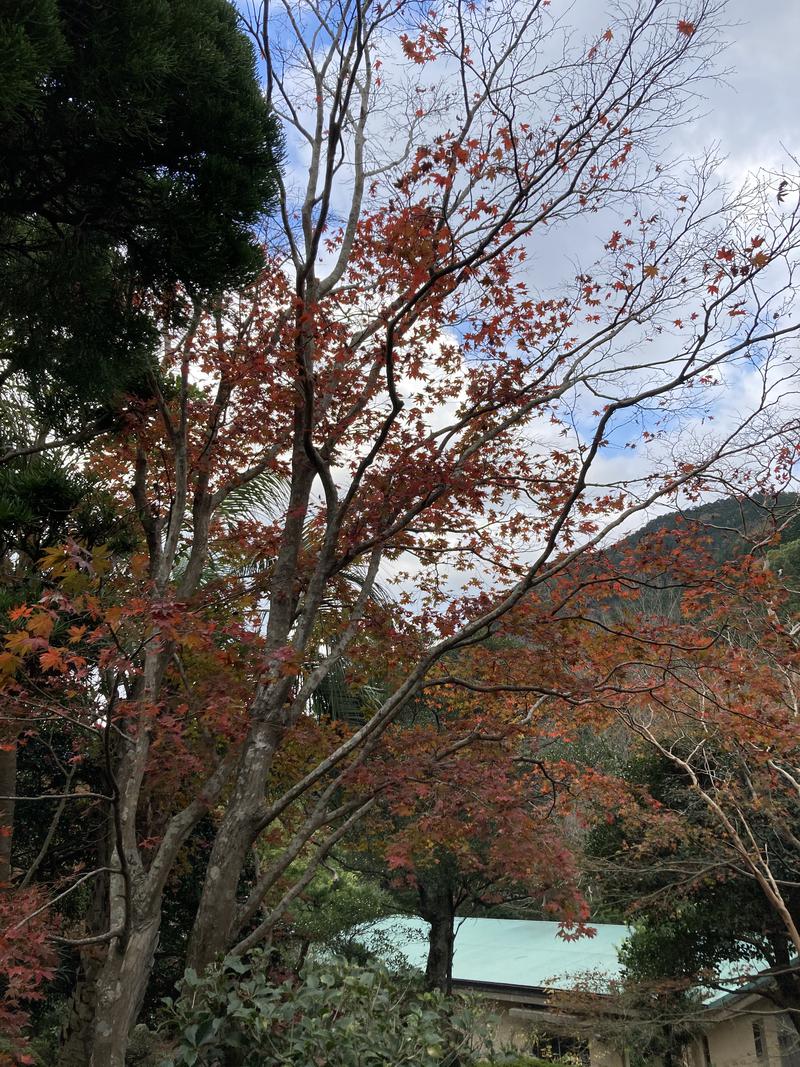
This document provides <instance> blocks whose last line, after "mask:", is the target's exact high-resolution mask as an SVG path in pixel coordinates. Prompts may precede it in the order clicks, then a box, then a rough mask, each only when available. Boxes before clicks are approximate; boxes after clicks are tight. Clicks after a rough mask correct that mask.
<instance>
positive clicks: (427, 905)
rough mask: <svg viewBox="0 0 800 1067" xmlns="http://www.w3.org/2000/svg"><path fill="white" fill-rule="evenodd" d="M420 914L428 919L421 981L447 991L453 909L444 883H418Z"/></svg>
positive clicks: (452, 938)
mask: <svg viewBox="0 0 800 1067" xmlns="http://www.w3.org/2000/svg"><path fill="white" fill-rule="evenodd" d="M419 897H420V914H421V915H422V917H423V918H424V919H426V920H427V921H428V922H429V923H430V927H431V929H430V934H429V939H428V962H427V965H426V967H425V981H426V984H427V985H428V988H429V989H440V990H441V991H442V992H443V993H447V994H449V993H450V992H451V991H452V983H453V945H454V941H455V930H454V926H455V909H454V907H453V897H452V894H451V893H450V890H449V888H448V887H447V886H439V885H434V886H425V885H420V887H419Z"/></svg>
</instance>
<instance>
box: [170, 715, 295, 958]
mask: <svg viewBox="0 0 800 1067" xmlns="http://www.w3.org/2000/svg"><path fill="white" fill-rule="evenodd" d="M277 742H278V734H277V732H276V730H275V729H274V728H273V727H271V726H267V725H266V724H264V723H259V724H257V725H256V726H254V727H253V730H252V733H251V736H250V737H249V738H248V740H247V741H246V742H245V747H244V750H243V752H242V758H241V761H240V764H239V771H238V774H237V777H236V784H235V786H234V790H233V794H232V796H231V798H230V800H229V802H228V806H227V808H226V810H225V814H224V816H223V818H222V822H221V824H220V827H219V830H218V831H217V834H216V837H215V838H214V845H213V848H212V849H211V856H210V858H209V861H208V868H207V870H206V875H205V879H204V881H203V892H202V895H201V897H200V904H199V907H198V909H197V915H196V917H195V921H194V925H193V927H192V933H191V937H190V939H189V948H188V952H187V957H186V965H187V967H192V968H194V970H195V971H197V973H198V974H200V973H201V972H202V971H204V970H205V969H206V967H208V965H209V964H210V963H213V961H214V960H215V959H216V958H217V957H218V956H221V955H222V954H223V953H224V952H225V951H226V950H227V949H228V948H229V947H230V938H231V933H232V931H233V926H234V920H235V918H236V891H237V888H238V886H239V880H240V878H241V875H242V871H243V870H244V867H245V864H246V863H247V860H248V857H249V854H250V849H251V848H252V845H253V841H254V840H255V838H256V836H257V835H258V832H259V830H258V816H259V814H260V813H261V810H262V808H263V805H264V793H265V789H266V783H267V777H268V775H269V769H270V765H271V763H272V757H273V755H274V752H275V749H276V747H277Z"/></svg>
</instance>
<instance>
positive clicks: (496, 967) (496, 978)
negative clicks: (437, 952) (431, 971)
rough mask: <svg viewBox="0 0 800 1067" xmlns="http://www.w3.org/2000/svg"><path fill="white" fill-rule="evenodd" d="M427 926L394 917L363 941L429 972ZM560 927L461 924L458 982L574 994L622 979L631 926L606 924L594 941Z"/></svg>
mask: <svg viewBox="0 0 800 1067" xmlns="http://www.w3.org/2000/svg"><path fill="white" fill-rule="evenodd" d="M428 929H429V927H428V924H427V923H426V922H424V921H423V920H422V919H417V918H414V917H411V916H408V915H394V916H391V917H390V918H388V919H382V920H380V921H379V922H376V923H373V924H371V925H370V926H369V927H368V928H367V929H366V930H365V931H364V933H363V935H362V939H363V940H364V942H365V944H366V945H367V947H368V948H370V949H372V950H373V951H375V952H376V953H377V954H378V955H387V954H389V953H397V952H399V953H400V954H401V955H402V956H403V957H404V958H405V960H406V961H407V962H408V963H409V964H410V965H411V966H412V967H419V968H421V969H424V968H425V961H426V959H427V956H428ZM559 929H560V927H559V925H558V923H554V922H538V921H535V920H532V919H456V940H455V952H454V956H453V978H454V979H455V980H456V981H459V982H475V983H481V984H491V985H513V986H526V987H528V988H535V989H543V988H544V989H572V988H575V986H576V985H577V984H579V983H580V984H582V985H583V984H584V982H585V981H586V979H587V976H589V975H590V976H591V987H592V988H595V989H598V991H599V988H598V987H600V988H602V986H603V984H604V982H607V981H608V979H613V978H618V977H619V976H620V973H621V968H620V963H619V957H618V955H617V950H618V949H619V947H620V945H621V944H622V942H623V941H624V940H625V938H626V937H627V936H628V933H629V931H628V928H627V927H626V926H618V925H616V924H611V923H603V924H599V925H596V926H594V927H593V929H595V930H596V931H597V932H596V934H595V935H594V937H581V938H578V940H576V941H565V940H564V938H563V937H559V936H558V933H559Z"/></svg>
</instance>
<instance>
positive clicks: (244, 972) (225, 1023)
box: [165, 956, 482, 1067]
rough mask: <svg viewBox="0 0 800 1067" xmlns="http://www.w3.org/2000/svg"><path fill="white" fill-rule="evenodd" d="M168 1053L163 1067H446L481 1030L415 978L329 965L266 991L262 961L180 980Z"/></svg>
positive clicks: (465, 1008)
mask: <svg viewBox="0 0 800 1067" xmlns="http://www.w3.org/2000/svg"><path fill="white" fill-rule="evenodd" d="M167 1009H168V1013H169V1016H170V1018H169V1022H168V1026H169V1029H170V1030H171V1031H172V1033H173V1034H175V1035H176V1047H175V1049H174V1052H173V1054H172V1057H171V1058H168V1059H167V1060H166V1061H165V1067H218V1065H220V1067H222V1065H224V1067H270V1065H275V1067H277V1065H280V1067H308V1065H309V1064H319V1065H324V1067H386V1064H392V1065H393V1067H450V1065H453V1067H455V1065H457V1064H460V1063H461V1064H463V1063H464V1062H465V1061H467V1062H469V1061H472V1056H471V1055H470V1050H471V1048H472V1047H473V1044H474V1043H476V1042H478V1041H480V1040H481V1030H482V1027H481V1023H480V1021H479V1020H478V1017H477V1016H476V1015H475V1013H474V1012H473V1011H472V1009H471V1008H470V1006H469V1005H468V1004H467V1003H466V1002H464V1001H463V1000H459V999H456V1000H453V999H450V1000H448V999H447V998H445V997H444V996H443V995H442V994H440V993H430V992H425V991H424V990H423V989H422V988H421V985H420V981H419V979H418V978H416V977H413V976H410V975H408V976H403V977H400V978H398V977H393V976H392V975H391V974H390V973H389V971H388V970H386V969H385V968H384V967H383V966H382V965H378V964H374V965H371V966H359V965H356V964H353V963H348V962H347V961H345V960H342V959H339V958H335V959H329V960H325V961H323V962H311V963H308V964H307V965H306V966H305V967H304V969H303V971H302V972H301V975H300V979H299V981H298V980H292V979H290V980H287V981H285V982H283V983H281V984H274V983H272V982H271V981H270V979H269V977H268V976H267V973H266V969H265V968H264V966H263V957H260V956H255V957H254V958H253V959H251V960H250V961H245V960H241V959H238V958H236V957H228V958H226V959H225V960H224V961H223V962H222V964H220V965H218V966H215V967H212V968H210V969H209V970H208V971H207V972H206V973H205V974H204V975H203V976H198V975H196V974H194V973H193V972H191V971H190V972H188V973H187V975H186V977H185V978H184V980H183V983H182V986H181V988H180V996H179V997H178V999H177V1000H176V1001H174V1002H173V1001H171V1000H169V1001H167Z"/></svg>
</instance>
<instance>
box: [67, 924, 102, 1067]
mask: <svg viewBox="0 0 800 1067" xmlns="http://www.w3.org/2000/svg"><path fill="white" fill-rule="evenodd" d="M104 955H105V946H103V945H94V946H88V947H87V948H86V949H85V950H84V951H83V952H82V953H81V962H80V967H79V969H78V975H77V979H76V982H75V988H74V989H73V991H72V996H71V997H70V1002H69V1009H68V1011H67V1017H66V1019H65V1020H64V1025H63V1026H62V1028H61V1041H60V1047H59V1051H58V1060H57V1067H86V1064H87V1063H88V1062H89V1059H90V1057H91V1055H92V1031H93V1029H94V1018H95V1008H96V1006H97V980H98V977H99V975H100V972H101V970H102V967H103V957H104Z"/></svg>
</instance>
